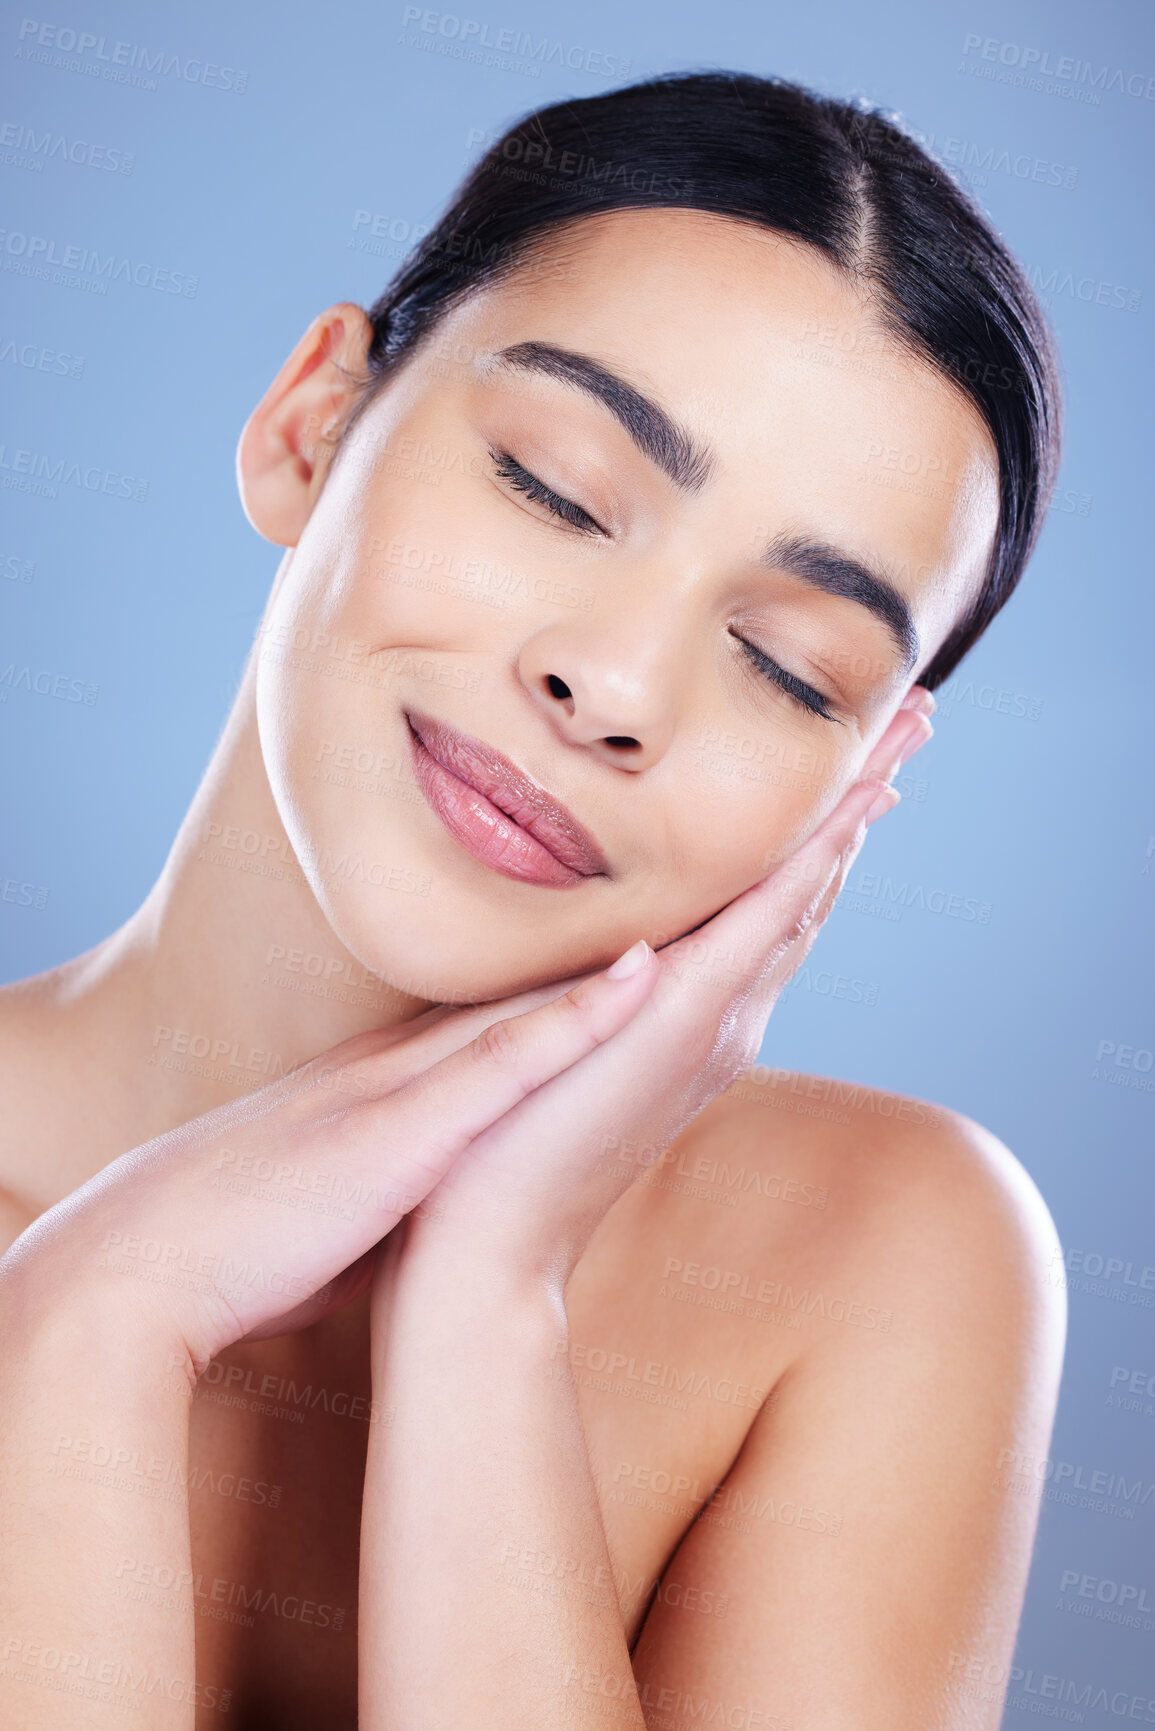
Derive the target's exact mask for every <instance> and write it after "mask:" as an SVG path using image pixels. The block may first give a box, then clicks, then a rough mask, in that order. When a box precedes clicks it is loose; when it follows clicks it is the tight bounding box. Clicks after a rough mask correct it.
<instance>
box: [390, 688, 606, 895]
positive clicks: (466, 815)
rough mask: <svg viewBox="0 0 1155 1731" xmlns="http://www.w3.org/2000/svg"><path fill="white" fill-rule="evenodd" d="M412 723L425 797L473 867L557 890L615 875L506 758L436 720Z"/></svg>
mask: <svg viewBox="0 0 1155 1731" xmlns="http://www.w3.org/2000/svg"><path fill="white" fill-rule="evenodd" d="M406 720H407V721H408V723H409V731H410V734H411V735H412V742H411V743H412V750H413V767H414V771H415V773H416V776H417V780H418V784H419V785H420V788H421V791H422V793H423V794H424V795H425V798H426V799H427V800H428V802H429V804H430V805H431V806H432V807H433V810H434V811H435V812H436V813H437V815H438V817H439V818H440V819H441V821H442V823H443V824H444V825H445V827H446V829H447V830H448V831H449V833H450V835H451V836H452V837H453V839H454V840H455V841H456V842H459V843H460V844H461V846H462V847H463V848H465V849H467V851H468V852H469V853H471V854H472V855H473V857H474V858H475V859H478V860H480V861H481V862H482V864H483V865H487V866H492V868H493V870H494V871H498V872H501V873H502V874H503V875H504V876H505V877H510V878H518V879H519V880H520V881H521V882H523V883H535V884H548V885H551V886H553V887H557V888H560V887H562V886H564V885H567V884H577V883H581V882H582V881H583V880H584V879H585V878H590V877H599V876H608V875H609V869H610V868H609V866H608V865H607V864H606V860H605V856H604V855H603V854H602V851H601V849H600V848H599V847H598V845H597V843H596V842H595V841H594V839H593V837H592V836H591V835H590V834H589V832H588V831H587V830H584V829H583V828H582V826H581V824H580V823H578V821H577V819H576V818H575V817H573V816H571V814H570V813H569V812H568V811H567V810H566V809H565V807H564V806H563V805H560V804H559V803H558V801H557V800H556V799H554V798H553V797H552V795H551V794H548V793H547V792H546V791H545V789H544V788H541V787H538V786H537V784H536V782H533V781H531V780H530V779H529V777H528V776H527V775H526V774H525V772H524V770H520V769H518V767H517V765H516V764H515V763H511V762H510V760H509V758H508V757H503V756H502V754H501V752H500V751H495V750H494V749H493V747H492V746H491V745H483V744H482V742H481V741H480V740H479V739H471V738H470V737H469V735H468V734H467V733H459V732H458V731H457V729H456V728H455V727H449V726H447V725H446V723H445V722H444V721H434V720H433V718H432V717H431V716H427V715H417V714H414V713H413V711H409V712H407V715H406Z"/></svg>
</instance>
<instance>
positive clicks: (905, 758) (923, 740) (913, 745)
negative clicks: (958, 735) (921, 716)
mask: <svg viewBox="0 0 1155 1731" xmlns="http://www.w3.org/2000/svg"><path fill="white" fill-rule="evenodd" d="M933 738H934V728H933V727H932V726H931V724H930V717H929V716H927V717H926V729H925V731H924V730H923V729H921V728H920V729H919V730H918V731H917V732H916V733H912V734H911V736H910V738H909V739H908V740H907V742H906V744H905V745H904V746H903V748H902V752H901V754H900V756H899V759H898V768H899V769H901V768H902V766H903V764H904V763H909V761H910V759H911V758H912V757H913V756H914V754H915V752H916V751H921V750H922V748H923V746H924V745H927V744H928V743H929V742H930V741H931V740H932V739H933Z"/></svg>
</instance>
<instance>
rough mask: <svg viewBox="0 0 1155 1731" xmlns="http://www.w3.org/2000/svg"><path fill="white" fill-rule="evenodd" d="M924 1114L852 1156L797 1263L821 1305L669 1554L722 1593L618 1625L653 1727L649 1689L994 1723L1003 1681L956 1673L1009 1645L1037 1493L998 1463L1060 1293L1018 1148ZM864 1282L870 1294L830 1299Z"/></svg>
mask: <svg viewBox="0 0 1155 1731" xmlns="http://www.w3.org/2000/svg"><path fill="white" fill-rule="evenodd" d="M933 1137H934V1142H935V1146H934V1147H933V1148H932V1149H927V1148H925V1147H924V1148H923V1149H922V1151H921V1154H920V1152H919V1151H918V1150H910V1151H909V1152H910V1158H907V1157H906V1156H905V1155H903V1154H901V1153H900V1155H899V1157H898V1158H897V1159H896V1160H894V1161H892V1162H891V1163H890V1165H889V1167H888V1166H887V1164H886V1162H882V1163H881V1165H880V1168H879V1171H878V1172H871V1173H870V1175H869V1183H870V1185H871V1186H872V1189H871V1194H872V1196H873V1198H874V1204H873V1205H872V1206H870V1207H866V1208H864V1209H863V1210H862V1211H860V1213H859V1215H858V1219H857V1223H856V1226H855V1228H854V1230H853V1231H852V1232H850V1233H848V1235H847V1237H846V1239H845V1242H844V1246H843V1247H842V1248H841V1249H840V1252H839V1256H838V1258H837V1261H836V1263H835V1264H834V1265H833V1266H830V1265H828V1266H827V1267H825V1268H824V1269H823V1270H822V1271H821V1274H820V1276H819V1277H818V1278H815V1277H814V1275H815V1271H814V1270H810V1271H809V1272H808V1273H807V1276H806V1281H807V1290H808V1291H809V1292H810V1294H811V1295H812V1298H813V1295H815V1294H816V1293H817V1292H818V1290H819V1289H821V1288H824V1289H825V1290H824V1292H823V1298H822V1301H821V1311H820V1313H821V1314H825V1316H826V1323H825V1325H824V1326H823V1328H822V1329H821V1330H820V1331H819V1333H818V1335H817V1337H816V1338H815V1340H814V1341H813V1344H812V1345H811V1346H809V1347H808V1348H807V1350H806V1351H805V1352H803V1353H802V1354H800V1356H799V1357H798V1359H797V1360H796V1361H795V1362H794V1364H793V1365H792V1366H791V1367H790V1369H789V1370H788V1371H787V1372H786V1374H785V1375H784V1376H783V1378H782V1379H781V1381H780V1382H779V1383H778V1385H777V1386H776V1388H775V1390H774V1395H773V1398H772V1399H771V1400H770V1401H768V1402H767V1404H766V1406H765V1407H764V1408H763V1410H762V1412H761V1413H760V1414H759V1417H758V1419H757V1420H756V1421H755V1424H754V1426H753V1428H752V1429H751V1431H750V1433H749V1435H748V1437H747V1440H746V1443H745V1445H744V1447H743V1449H742V1451H741V1453H740V1455H739V1457H738V1459H737V1461H736V1463H735V1465H734V1467H733V1469H732V1470H731V1472H730V1474H729V1476H728V1477H727V1479H726V1481H725V1483H724V1485H723V1486H722V1487H721V1488H720V1490H719V1492H718V1493H717V1495H716V1497H715V1498H714V1500H713V1503H712V1504H711V1505H710V1506H708V1507H707V1509H706V1510H705V1511H704V1513H703V1516H702V1517H701V1518H700V1519H699V1520H698V1522H697V1523H696V1524H695V1525H694V1526H693V1527H691V1529H690V1530H689V1532H688V1533H687V1534H686V1536H685V1538H684V1540H683V1542H682V1544H681V1546H680V1547H679V1550H678V1552H677V1555H676V1558H675V1559H674V1561H673V1563H672V1564H671V1568H672V1570H674V1571H675V1572H676V1575H677V1578H678V1580H679V1581H680V1582H682V1583H693V1585H694V1586H696V1587H698V1588H699V1589H701V1590H702V1596H701V1597H700V1600H699V1601H698V1602H701V1603H702V1604H707V1603H708V1604H710V1605H711V1606H714V1607H716V1605H717V1601H718V1598H719V1597H723V1598H724V1599H725V1614H724V1615H723V1616H719V1615H717V1612H716V1608H715V1610H714V1614H711V1615H705V1614H700V1615H694V1614H693V1613H692V1612H691V1611H689V1610H687V1609H684V1608H681V1607H678V1608H675V1607H673V1606H671V1605H670V1604H668V1603H666V1602H663V1601H661V1600H659V1602H658V1603H657V1604H655V1606H654V1609H653V1611H652V1612H651V1614H650V1616H649V1618H648V1620H647V1622H646V1624H645V1627H644V1629H643V1631H642V1635H641V1638H640V1640H639V1642H638V1645H637V1648H636V1651H635V1670H636V1675H637V1678H638V1682H639V1687H641V1689H642V1698H643V1702H644V1704H645V1705H646V1707H647V1709H648V1710H649V1711H650V1712H651V1713H652V1715H653V1719H652V1722H653V1723H654V1724H655V1725H656V1726H661V1725H662V1724H663V1723H665V1720H664V1718H663V1697H662V1691H663V1690H667V1691H670V1690H672V1691H674V1694H673V1695H672V1696H670V1695H668V1696H667V1697H665V1703H664V1705H665V1707H667V1708H668V1709H669V1711H670V1712H672V1713H673V1715H674V1717H675V1718H683V1717H685V1718H688V1717H690V1714H689V1713H688V1712H687V1711H686V1710H685V1707H684V1705H683V1707H682V1708H681V1709H678V1708H677V1707H676V1706H675V1705H674V1703H675V1701H676V1700H677V1697H678V1694H679V1693H681V1694H689V1695H692V1696H693V1697H694V1699H695V1701H697V1700H699V1699H700V1697H702V1696H706V1697H708V1698H709V1699H710V1701H711V1702H714V1701H721V1702H724V1703H727V1704H729V1703H734V1704H735V1705H738V1706H740V1707H741V1708H742V1709H743V1712H744V1713H745V1714H746V1715H747V1716H746V1717H742V1718H740V1719H739V1718H735V1719H734V1720H733V1721H732V1722H733V1723H741V1724H742V1725H743V1726H746V1725H750V1726H762V1725H764V1726H768V1727H769V1726H775V1725H776V1724H778V1723H779V1722H785V1721H789V1722H791V1723H793V1724H798V1725H802V1726H805V1727H806V1731H875V1727H877V1728H878V1731H884V1728H885V1731H908V1728H909V1731H926V1727H927V1726H929V1725H934V1726H936V1727H939V1726H941V1727H944V1728H945V1727H951V1728H954V1727H963V1726H966V1727H974V1728H983V1731H986V1728H987V1727H990V1728H992V1731H993V1728H994V1727H996V1726H997V1725H998V1723H999V1719H1000V1708H1001V1690H999V1689H997V1688H991V1687H989V1686H988V1687H987V1688H985V1689H984V1688H981V1687H980V1688H976V1687H975V1686H974V1685H973V1684H968V1683H967V1681H966V1680H967V1678H968V1676H969V1677H974V1676H983V1677H986V1678H991V1677H1001V1678H1005V1677H1006V1674H1007V1667H1008V1666H1009V1663H1010V1658H1011V1653H1012V1651H1013V1647H1014V1637H1015V1630H1016V1626H1017V1622H1018V1616H1019V1611H1020V1606H1021V1601H1022V1594H1023V1591H1024V1588H1025V1583H1026V1576H1027V1571H1028V1567H1029V1562H1030V1553H1031V1545H1032V1541H1033V1535H1034V1526H1035V1519H1036V1510H1037V1504H1036V1501H1035V1499H1034V1497H1033V1496H1030V1495H1027V1496H1024V1495H1022V1494H1016V1492H1021V1491H1022V1490H1024V1489H1027V1488H1028V1487H1030V1488H1032V1489H1033V1488H1034V1481H1033V1480H1029V1479H1019V1480H1016V1479H1015V1478H1014V1477H1013V1475H1011V1474H1008V1473H1007V1472H1006V1471H1004V1470H1002V1469H1003V1468H1004V1466H1005V1463H1006V1462H1007V1461H1008V1460H1009V1459H1011V1456H1010V1455H1008V1453H1007V1452H1006V1451H1008V1450H1010V1451H1016V1452H1017V1451H1023V1452H1025V1453H1027V1454H1035V1455H1038V1456H1044V1455H1045V1454H1046V1451H1047V1443H1048V1439H1049V1435H1050V1426H1051V1421H1052V1417H1053V1412H1054V1403H1055V1398H1056V1393H1057V1385H1058V1376H1059V1369H1060V1363H1061V1356H1062V1341H1063V1325H1064V1310H1063V1293H1062V1289H1061V1287H1059V1286H1058V1285H1056V1284H1055V1283H1054V1281H1053V1268H1054V1262H1053V1255H1054V1247H1055V1238H1054V1229H1053V1227H1052V1226H1051V1223H1050V1218H1049V1216H1048V1215H1047V1212H1046V1209H1045V1207H1044V1206H1043V1204H1042V1202H1041V1199H1040V1198H1039V1197H1038V1193H1037V1192H1036V1191H1035V1190H1034V1186H1033V1185H1032V1184H1031V1183H1030V1180H1029V1179H1028V1178H1027V1177H1026V1174H1025V1173H1023V1171H1022V1169H1021V1168H1020V1167H1019V1166H1018V1165H1017V1163H1016V1162H1014V1161H1013V1160H1012V1159H1011V1157H1010V1156H1009V1155H1008V1154H1007V1152H1006V1150H1005V1149H1002V1148H1001V1146H1000V1145H999V1144H998V1143H996V1142H995V1141H994V1138H992V1137H989V1136H987V1135H986V1133H985V1132H983V1131H981V1130H979V1129H978V1127H977V1126H974V1125H970V1124H968V1123H967V1122H966V1121H965V1120H960V1119H954V1118H951V1119H949V1120H948V1123H947V1126H946V1128H945V1130H942V1129H940V1130H937V1131H935V1132H934V1133H933ZM944 1138H945V1140H944ZM864 1291H865V1292H867V1293H869V1294H870V1295H871V1298H872V1299H873V1298H874V1297H875V1296H877V1297H878V1298H879V1300H880V1304H879V1305H878V1306H877V1307H874V1308H873V1310H870V1311H867V1310H860V1312H859V1318H858V1320H857V1321H851V1320H849V1315H850V1312H849V1309H848V1301H849V1297H850V1296H851V1295H855V1294H858V1293H861V1292H864ZM840 1297H842V1298H843V1303H842V1305H839V1304H838V1302H837V1301H838V1300H839V1298H840ZM886 1310H889V1311H890V1312H891V1319H890V1325H889V1327H882V1326H879V1324H880V1323H881V1322H882V1321H883V1320H884V1313H885V1311H886ZM872 1314H873V1316H874V1318H875V1325H874V1326H869V1317H870V1315H872ZM1020 1458H1021V1457H1020ZM706 1593H709V1595H710V1597H709V1598H708V1599H707V1598H706V1597H705V1596H704V1595H705V1594H706ZM681 1597H682V1598H683V1600H684V1599H685V1597H686V1595H685V1593H683V1594H682V1595H681ZM976 1660H977V1661H978V1662H979V1663H978V1665H977V1666H976V1664H975V1661H976ZM976 1697H977V1698H976ZM759 1714H761V1715H763V1716H762V1717H759V1716H758V1715H759ZM706 1722H711V1721H709V1720H708V1716H707V1717H706ZM719 1722H723V1723H731V1720H729V1719H724V1718H723V1719H721V1720H720V1721H719Z"/></svg>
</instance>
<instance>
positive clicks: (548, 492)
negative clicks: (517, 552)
mask: <svg viewBox="0 0 1155 1731" xmlns="http://www.w3.org/2000/svg"><path fill="white" fill-rule="evenodd" d="M489 455H490V457H491V458H492V459H493V466H494V468H495V469H496V470H497V473H498V474H499V475H500V476H501V477H502V479H503V480H505V481H508V482H509V485H510V486H511V487H512V488H513V489H514V491H515V492H517V493H523V494H524V495H525V497H526V498H527V499H532V500H533V502H534V504H536V505H544V506H545V508H546V510H547V511H550V512H552V514H553V515H554V516H555V517H560V519H561V521H562V522H563V523H567V524H568V525H569V527H570V528H571V529H576V530H578V532H579V533H580V534H583V535H603V534H604V533H605V531H604V529H603V528H602V526H601V524H600V523H598V522H595V520H594V519H593V518H592V517H591V516H590V514H589V512H588V511H583V510H582V508H581V506H580V505H575V504H574V502H573V500H572V499H564V498H563V497H562V495H561V494H560V493H555V492H554V490H553V488H552V487H547V486H546V484H545V482H544V481H539V480H538V478H537V476H536V475H531V474H530V472H529V470H528V469H526V468H524V467H523V466H522V464H520V463H519V462H518V461H517V459H516V457H511V456H510V454H509V452H508V451H490V453H489Z"/></svg>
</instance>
